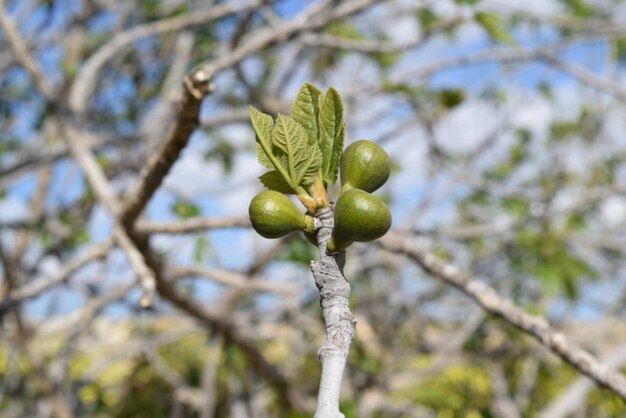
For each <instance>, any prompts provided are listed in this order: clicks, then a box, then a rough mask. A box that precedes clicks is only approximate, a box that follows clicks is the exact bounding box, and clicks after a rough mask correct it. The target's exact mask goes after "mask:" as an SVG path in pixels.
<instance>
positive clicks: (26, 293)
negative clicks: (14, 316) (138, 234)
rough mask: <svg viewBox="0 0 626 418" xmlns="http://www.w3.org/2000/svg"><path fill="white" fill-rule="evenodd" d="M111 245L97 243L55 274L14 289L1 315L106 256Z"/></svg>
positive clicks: (0, 304) (0, 305)
mask: <svg viewBox="0 0 626 418" xmlns="http://www.w3.org/2000/svg"><path fill="white" fill-rule="evenodd" d="M111 245H112V242H111V241H105V242H103V243H101V244H97V245H95V246H94V247H92V248H90V249H89V250H87V251H85V252H84V253H81V254H80V255H78V256H77V257H76V258H75V259H73V260H71V261H69V262H67V263H65V264H64V267H63V268H62V269H61V270H59V272H58V273H57V274H55V275H54V276H51V277H42V278H39V279H36V280H34V281H33V282H31V283H29V284H26V285H24V286H22V287H20V288H17V289H14V290H13V291H11V292H10V293H9V295H8V296H7V297H6V298H5V299H4V300H3V301H2V302H0V315H2V314H4V313H5V312H6V311H8V310H9V309H11V308H13V307H14V306H16V305H17V304H19V303H21V302H23V301H25V300H27V299H32V298H35V297H37V296H39V295H41V294H42V293H43V292H45V291H46V290H48V289H50V288H51V287H53V286H56V285H58V284H60V283H63V282H64V281H66V280H67V279H68V278H69V277H70V276H71V275H72V274H74V273H75V272H76V271H78V270H79V269H81V268H82V267H83V266H84V265H85V264H87V263H89V262H91V261H93V260H96V259H98V258H102V257H104V256H105V255H106V254H107V253H108V252H109V250H110V249H111Z"/></svg>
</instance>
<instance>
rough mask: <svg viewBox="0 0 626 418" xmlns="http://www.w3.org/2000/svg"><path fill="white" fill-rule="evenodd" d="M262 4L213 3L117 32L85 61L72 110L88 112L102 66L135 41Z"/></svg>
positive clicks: (72, 97) (71, 100) (72, 93)
mask: <svg viewBox="0 0 626 418" xmlns="http://www.w3.org/2000/svg"><path fill="white" fill-rule="evenodd" d="M259 4H261V1H259V0H256V1H252V2H250V3H247V4H232V3H230V2H229V3H223V4H219V5H216V6H212V7H211V8H209V9H208V10H205V11H195V12H193V13H189V14H185V15H182V16H175V17H172V18H168V19H162V20H159V21H156V22H150V23H145V24H143V25H139V26H136V27H134V28H132V29H129V30H127V31H124V32H120V33H117V34H116V35H115V36H114V37H113V38H112V39H111V40H110V41H108V42H107V43H106V44H104V45H102V46H101V47H100V48H99V49H98V50H97V51H96V52H95V53H94V54H93V55H92V56H91V57H90V58H89V59H88V60H87V62H85V64H84V66H83V68H82V70H81V71H80V74H79V75H78V76H77V77H76V80H75V81H74V83H73V85H72V88H71V90H70V93H69V106H70V109H71V110H72V111H73V112H75V113H77V114H83V113H84V112H86V111H87V100H88V98H89V96H90V95H91V93H92V91H93V89H94V87H95V86H96V84H97V83H96V82H97V79H98V74H99V72H100V71H101V69H102V68H103V67H104V65H105V64H106V63H107V62H108V61H109V60H111V59H112V58H114V57H115V56H117V55H119V54H120V53H121V52H123V51H124V50H125V49H126V48H128V47H130V46H131V45H132V44H133V43H134V42H136V41H138V40H140V39H142V38H146V37H149V36H154V35H158V34H160V33H165V32H175V31H178V30H181V29H185V28H188V27H191V26H196V25H201V24H206V23H208V22H211V21H213V20H216V19H219V18H221V17H224V16H227V15H230V14H233V13H237V12H241V11H245V10H249V9H252V8H255V7H258V6H259Z"/></svg>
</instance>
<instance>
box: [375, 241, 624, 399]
mask: <svg viewBox="0 0 626 418" xmlns="http://www.w3.org/2000/svg"><path fill="white" fill-rule="evenodd" d="M378 242H379V244H380V245H381V246H382V247H383V248H385V249H387V250H389V251H393V252H394V253H396V254H402V255H404V256H406V257H408V258H410V259H411V260H413V261H415V262H416V263H417V264H418V265H420V266H421V267H422V268H423V269H424V271H426V272H428V273H430V274H432V275H433V276H435V277H437V278H438V279H440V280H443V281H444V282H445V283H447V284H449V285H451V286H454V287H456V288H457V289H458V290H460V291H461V292H463V293H464V294H466V295H467V296H469V297H470V298H472V299H473V300H474V301H475V302H476V303H478V305H479V306H480V307H481V308H483V309H484V310H485V311H487V312H489V313H492V314H494V315H496V316H498V317H500V318H502V319H503V320H505V321H506V322H508V323H510V324H512V325H514V326H515V327H516V328H518V329H519V330H521V331H523V332H525V333H526V334H528V335H531V336H532V337H534V338H535V339H536V340H537V341H539V343H541V344H542V345H543V346H545V347H547V348H548V349H549V350H550V351H552V352H553V353H555V354H557V355H558V356H559V357H561V358H562V359H563V360H565V361H566V362H567V363H569V364H570V365H572V366H573V367H575V368H576V369H578V371H580V372H581V373H583V374H584V375H586V376H588V377H590V378H591V379H592V380H593V381H595V382H596V383H597V384H598V385H600V386H602V387H605V388H607V389H609V390H611V391H613V392H614V393H615V394H617V395H618V396H619V397H620V398H622V399H623V400H626V377H624V375H623V374H621V373H619V372H616V371H613V370H612V369H611V367H609V366H607V365H605V364H602V363H600V362H599V361H598V359H596V358H595V357H594V356H593V355H591V354H590V353H589V352H587V351H585V350H583V349H581V348H580V347H578V346H576V345H575V344H574V343H572V342H571V341H569V340H568V339H567V338H566V337H565V335H563V334H562V333H560V332H558V331H556V330H554V329H552V327H550V325H549V324H548V322H547V321H546V320H545V319H544V318H541V317H538V316H535V315H530V314H528V313H526V312H524V311H523V310H522V309H520V308H519V307H517V306H516V305H515V304H513V302H511V301H510V300H508V299H506V298H504V297H502V296H500V295H499V294H498V292H496V291H495V290H494V289H493V288H491V287H489V286H488V285H486V284H484V283H482V282H480V281H478V280H475V279H474V278H473V277H472V276H471V275H469V274H468V273H466V272H463V271H461V270H459V269H458V268H457V267H456V266H453V265H451V264H448V263H446V262H444V261H443V260H441V259H439V258H438V257H436V256H435V255H434V254H431V253H429V252H427V251H423V250H421V249H419V248H417V247H416V246H415V245H413V243H412V242H411V240H409V239H406V238H404V237H402V236H401V235H399V234H392V233H389V234H387V236H386V237H384V238H383V239H381V240H380V241H378Z"/></svg>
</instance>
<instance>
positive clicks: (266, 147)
mask: <svg viewBox="0 0 626 418" xmlns="http://www.w3.org/2000/svg"><path fill="white" fill-rule="evenodd" d="M250 120H251V121H252V127H253V128H254V132H255V133H256V141H257V158H258V160H259V162H260V163H261V164H263V165H264V166H265V167H267V168H276V167H275V164H274V162H273V161H272V157H271V155H272V129H274V121H273V120H272V117H271V116H270V115H266V114H265V113H263V112H259V111H258V110H256V109H255V108H253V107H252V106H250Z"/></svg>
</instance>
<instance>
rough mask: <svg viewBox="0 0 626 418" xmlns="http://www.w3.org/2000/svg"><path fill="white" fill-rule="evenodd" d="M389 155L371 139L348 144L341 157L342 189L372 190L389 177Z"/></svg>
mask: <svg viewBox="0 0 626 418" xmlns="http://www.w3.org/2000/svg"><path fill="white" fill-rule="evenodd" d="M390 170H391V161H390V160H389V155H387V153H386V152H385V150H384V149H382V148H381V147H380V146H378V145H377V144H375V143H374V142H372V141H367V140H360V141H356V142H354V143H352V144H350V145H349V146H348V147H347V148H346V149H345V150H344V151H343V157H342V159H341V172H340V175H341V186H342V189H343V190H349V189H352V188H354V189H361V190H365V191H366V192H370V193H371V192H373V191H375V190H377V189H378V188H379V187H380V186H382V185H383V184H385V182H386V181H387V179H388V178H389V172H390Z"/></svg>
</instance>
